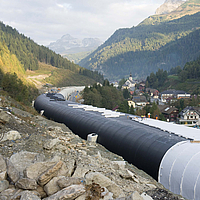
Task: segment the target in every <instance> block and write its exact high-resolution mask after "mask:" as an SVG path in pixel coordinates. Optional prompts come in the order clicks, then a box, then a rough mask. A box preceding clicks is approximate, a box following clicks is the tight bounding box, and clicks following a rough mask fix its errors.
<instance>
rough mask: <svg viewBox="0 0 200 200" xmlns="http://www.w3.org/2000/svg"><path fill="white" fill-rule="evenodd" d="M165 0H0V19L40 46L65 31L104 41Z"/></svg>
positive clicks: (130, 25)
mask: <svg viewBox="0 0 200 200" xmlns="http://www.w3.org/2000/svg"><path fill="white" fill-rule="evenodd" d="M164 2H165V0H0V21H2V22H3V23H4V24H6V25H10V26H12V27H13V28H16V29H17V30H18V31H19V33H23V34H24V35H25V36H27V37H30V38H31V39H32V40H34V41H35V42H36V43H38V44H40V45H45V46H46V45H48V44H50V43H51V42H55V41H56V40H58V39H60V38H61V37H62V36H63V35H65V34H70V35H71V36H72V37H75V38H78V39H83V38H99V39H100V40H101V41H102V42H104V41H106V40H107V39H108V38H109V37H110V36H111V35H112V34H113V33H114V32H115V31H116V30H117V29H120V28H131V27H133V26H136V25H138V24H139V23H140V22H142V21H143V20H144V19H145V18H147V17H148V16H150V15H153V14H155V11H156V9H157V8H158V7H159V6H160V5H161V4H163V3H164Z"/></svg>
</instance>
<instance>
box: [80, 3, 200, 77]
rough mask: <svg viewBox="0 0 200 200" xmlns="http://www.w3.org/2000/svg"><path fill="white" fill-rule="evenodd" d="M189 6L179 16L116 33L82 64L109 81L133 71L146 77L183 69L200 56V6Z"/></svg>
mask: <svg viewBox="0 0 200 200" xmlns="http://www.w3.org/2000/svg"><path fill="white" fill-rule="evenodd" d="M192 2H193V3H192ZM194 2H195V4H194ZM187 4H188V5H189V4H190V9H189V10H188V6H187V5H185V7H186V8H185V10H184V6H183V7H182V8H181V11H180V13H173V14H168V15H155V16H151V17H149V18H148V19H146V20H144V22H142V23H141V24H139V25H138V26H136V27H132V28H126V29H119V30H117V31H116V32H115V33H114V34H113V35H112V36H111V37H110V38H109V39H108V40H107V41H106V42H105V43H104V44H103V45H101V46H100V47H99V48H98V49H97V50H96V51H94V52H93V53H92V54H90V55H89V56H87V57H86V58H85V59H83V60H82V61H81V62H80V63H79V64H80V65H81V66H83V67H87V68H88V69H93V70H99V71H103V72H104V73H105V77H107V78H109V79H121V78H123V77H126V76H127V74H129V73H130V71H131V72H132V73H133V76H135V77H146V75H148V74H150V73H151V72H156V71H157V70H158V69H159V68H160V69H163V70H167V71H169V70H170V69H171V68H172V67H175V66H178V65H180V66H181V67H183V65H184V64H185V63H186V62H188V61H192V60H194V59H196V58H197V57H198V56H199V55H200V46H199V45H198V44H199V43H200V30H199V20H200V12H198V11H200V10H199V6H200V3H199V1H197V0H196V1H192V0H190V1H187ZM191 5H192V7H191ZM191 10H192V11H191ZM195 12H196V13H195ZM188 13H189V14H188Z"/></svg>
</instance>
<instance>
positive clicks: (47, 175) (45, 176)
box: [38, 161, 63, 186]
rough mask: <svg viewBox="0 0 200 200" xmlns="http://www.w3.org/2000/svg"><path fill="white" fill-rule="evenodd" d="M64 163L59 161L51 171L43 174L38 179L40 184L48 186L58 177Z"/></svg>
mask: <svg viewBox="0 0 200 200" xmlns="http://www.w3.org/2000/svg"><path fill="white" fill-rule="evenodd" d="M62 165H63V162H62V161H59V162H58V163H56V164H55V165H54V166H52V167H51V168H50V169H48V170H47V171H45V172H44V173H43V174H41V175H40V176H39V177H38V184H39V185H41V186H43V185H45V184H47V183H48V182H49V181H50V180H51V179H52V178H53V177H55V176H57V174H58V171H59V169H60V168H61V167H62Z"/></svg>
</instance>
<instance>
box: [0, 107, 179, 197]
mask: <svg viewBox="0 0 200 200" xmlns="http://www.w3.org/2000/svg"><path fill="white" fill-rule="evenodd" d="M9 111H10V112H9ZM9 111H8V110H6V109H3V110H2V109H1V110H0V133H4V137H3V139H2V140H1V141H0V200H17V199H21V200H28V199H34V200H37V199H45V200H54V199H55V200H56V199H62V200H64V199H76V200H84V199H86V200H89V199H91V200H98V199H105V200H106V199H118V200H125V199H126V200H129V199H135V200H143V199H147V200H148V199H149V200H151V199H156V200H157V199H163V200H166V199H173V200H175V199H177V200H179V199H183V198H182V197H180V196H177V195H174V194H172V193H170V192H169V191H167V190H166V189H165V188H164V187H163V186H162V185H161V184H159V183H158V182H156V181H155V180H154V179H153V178H151V177H150V176H148V175H147V174H146V173H144V172H143V171H141V170H139V169H137V168H136V167H134V166H133V165H131V164H129V163H127V162H125V161H124V160H123V158H122V157H120V156H118V155H116V154H113V153H111V152H109V151H108V150H106V149H105V148H104V147H103V146H101V145H99V144H96V143H91V142H88V141H85V140H83V139H81V138H80V137H78V136H77V135H75V134H73V133H72V132H71V131H70V130H69V129H68V128H67V127H66V126H65V125H64V124H58V123H56V122H53V121H50V120H47V119H46V118H44V117H43V116H40V115H33V114H30V113H28V112H25V111H22V110H21V109H18V108H14V107H12V109H10V110H9Z"/></svg>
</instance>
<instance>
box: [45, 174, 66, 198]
mask: <svg viewBox="0 0 200 200" xmlns="http://www.w3.org/2000/svg"><path fill="white" fill-rule="evenodd" d="M62 178H64V176H58V177H54V178H53V179H51V180H50V181H49V182H48V183H47V184H46V185H45V186H44V191H45V192H46V193H47V195H48V196H50V195H52V194H55V193H56V192H58V191H59V190H60V187H59V186H58V184H57V182H58V180H60V179H62Z"/></svg>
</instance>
